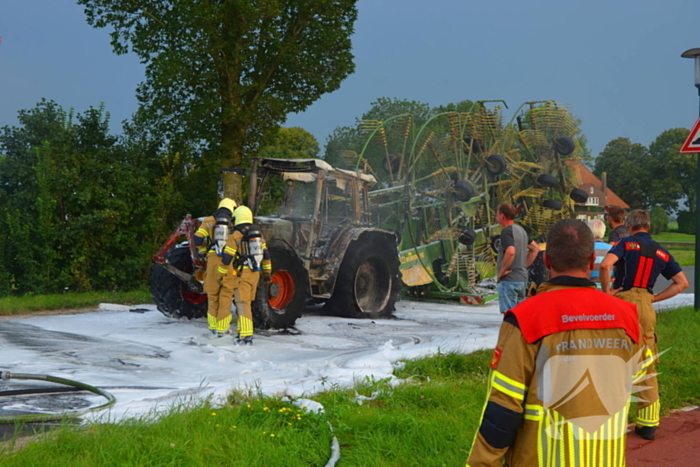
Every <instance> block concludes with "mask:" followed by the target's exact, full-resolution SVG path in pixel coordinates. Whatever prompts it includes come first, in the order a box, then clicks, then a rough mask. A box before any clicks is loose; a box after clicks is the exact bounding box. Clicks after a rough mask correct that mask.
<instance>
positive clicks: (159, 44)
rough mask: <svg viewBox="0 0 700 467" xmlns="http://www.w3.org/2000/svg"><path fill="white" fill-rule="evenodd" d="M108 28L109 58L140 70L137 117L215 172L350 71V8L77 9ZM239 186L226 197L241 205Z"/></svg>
mask: <svg viewBox="0 0 700 467" xmlns="http://www.w3.org/2000/svg"><path fill="white" fill-rule="evenodd" d="M78 3H79V4H82V5H84V6H85V13H86V16H87V21H88V23H89V24H90V25H92V26H94V27H98V28H102V27H107V26H110V27H111V28H113V31H112V32H111V37H112V42H111V43H112V48H113V50H114V52H115V53H117V54H124V53H127V52H128V51H130V50H131V51H133V52H134V53H136V54H137V55H138V56H139V57H140V59H141V61H142V62H143V63H145V65H146V80H145V81H144V82H143V83H141V84H140V85H139V87H138V89H137V97H138V100H139V103H140V106H141V110H142V111H143V114H144V115H145V117H146V118H147V120H148V121H150V122H151V124H152V125H154V127H155V128H157V130H158V131H160V132H162V133H163V134H166V135H167V136H168V139H170V140H172V141H188V142H196V143H199V142H203V147H204V153H203V154H206V157H214V158H216V160H217V161H219V162H220V166H221V167H222V168H225V167H241V166H243V165H244V163H245V162H247V160H246V157H245V156H247V155H249V154H251V153H252V152H254V151H255V150H256V149H257V148H258V147H259V146H260V145H261V144H263V143H264V142H265V139H266V137H268V136H269V135H270V133H271V131H274V130H276V128H277V126H278V125H279V123H281V122H282V121H284V120H285V118H286V116H287V114H288V113H290V112H301V111H303V110H305V109H306V108H307V107H308V106H309V105H311V103H313V102H314V101H316V100H317V99H318V98H319V97H320V96H321V95H323V94H325V93H327V92H331V91H334V90H336V89H338V88H339V87H340V83H341V82H342V81H343V80H344V79H345V78H346V77H347V76H349V75H350V74H351V73H352V72H353V71H354V64H353V55H352V53H351V47H352V45H351V42H350V36H351V35H352V34H353V31H354V22H355V20H356V19H357V7H356V3H357V0H314V1H312V2H310V1H305V0H257V1H250V0H200V1H192V0H170V1H163V0H78ZM241 190H242V188H241V180H240V178H239V177H237V176H233V175H231V177H227V179H226V187H225V191H226V195H227V196H230V197H233V198H234V199H240V198H241Z"/></svg>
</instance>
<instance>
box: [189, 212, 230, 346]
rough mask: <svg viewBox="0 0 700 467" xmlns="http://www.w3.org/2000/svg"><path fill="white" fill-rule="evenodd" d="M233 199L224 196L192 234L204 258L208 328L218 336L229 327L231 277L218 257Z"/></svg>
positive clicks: (220, 253)
mask: <svg viewBox="0 0 700 467" xmlns="http://www.w3.org/2000/svg"><path fill="white" fill-rule="evenodd" d="M235 208H236V202H235V201H234V200H232V199H230V198H224V199H222V200H221V202H220V203H219V208H218V210H217V211H216V212H215V213H214V215H212V216H209V217H207V218H205V219H204V221H203V222H202V224H201V225H200V226H199V229H197V231H196V232H195V234H194V244H195V246H196V247H197V248H199V251H200V253H201V254H204V255H206V257H207V270H206V273H205V274H204V291H205V292H206V293H207V299H208V307H207V322H208V324H209V330H210V331H211V332H212V334H214V335H215V336H217V337H222V336H223V335H224V334H226V333H227V332H228V331H229V328H230V326H231V303H232V299H233V288H234V285H235V277H234V276H233V274H231V272H230V271H227V270H226V269H225V268H223V267H222V264H221V260H222V258H223V254H224V248H225V247H226V242H227V240H228V237H229V235H230V233H231V229H232V226H231V220H232V216H233V211H234V209H235Z"/></svg>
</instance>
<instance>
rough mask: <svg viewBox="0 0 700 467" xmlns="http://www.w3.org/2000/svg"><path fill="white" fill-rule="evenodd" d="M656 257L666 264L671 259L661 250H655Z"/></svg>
mask: <svg viewBox="0 0 700 467" xmlns="http://www.w3.org/2000/svg"><path fill="white" fill-rule="evenodd" d="M656 256H658V257H659V258H661V259H662V260H664V261H666V262H667V263H668V260H670V259H671V256H670V255H669V254H668V253H666V252H665V251H663V250H656Z"/></svg>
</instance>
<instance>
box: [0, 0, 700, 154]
mask: <svg viewBox="0 0 700 467" xmlns="http://www.w3.org/2000/svg"><path fill="white" fill-rule="evenodd" d="M358 5H359V20H358V22H357V23H356V32H355V35H354V37H353V45H354V53H355V62H356V70H355V73H354V74H353V75H352V76H350V77H349V78H348V79H346V80H345V81H344V82H343V84H342V86H341V88H340V89H339V90H338V91H335V92H334V93H331V94H328V95H325V96H324V97H322V98H321V99H320V100H319V101H317V102H316V103H315V104H313V105H312V106H311V107H310V108H309V109H308V110H307V111H305V112H304V113H302V114H298V115H290V116H289V119H288V121H287V123H286V124H285V126H301V127H303V128H305V129H306V130H308V131H309V132H311V133H312V134H314V136H316V138H317V139H318V140H319V143H320V144H321V145H322V147H323V145H324V144H325V142H326V138H327V136H328V135H329V134H330V133H331V132H332V131H333V129H334V128H335V127H337V126H344V125H352V124H353V123H354V121H355V118H357V117H360V116H361V115H362V113H363V112H365V111H366V110H368V109H369V107H370V103H371V102H372V101H374V100H375V99H377V98H379V97H396V98H399V99H409V100H417V101H421V102H425V103H428V104H430V105H439V104H446V103H449V102H457V101H460V100H463V99H471V100H478V99H503V100H505V101H506V102H507V103H508V106H509V108H510V111H509V110H505V114H506V116H508V117H510V116H511V115H512V114H511V113H510V112H512V111H514V110H515V109H516V108H517V107H518V106H519V105H520V104H521V103H522V102H524V101H531V100H543V99H552V100H556V101H558V102H562V103H565V104H569V105H570V106H571V108H572V110H573V112H574V114H575V115H576V116H577V117H579V118H581V119H582V120H583V124H582V129H583V131H584V133H585V134H586V135H587V137H588V140H589V147H590V148H591V150H592V151H593V155H594V156H597V155H598V153H599V152H600V151H602V150H603V148H604V147H605V144H606V143H607V142H608V141H610V140H612V139H614V138H617V137H620V136H624V137H628V138H630V139H631V140H632V141H634V142H637V143H642V144H644V145H648V144H649V143H650V142H651V141H653V139H654V138H655V137H656V136H658V135H659V134H660V133H661V132H662V131H664V130H666V129H668V128H674V127H686V128H690V127H691V126H692V125H693V123H694V122H695V120H696V119H697V117H698V96H697V90H696V89H695V88H694V86H693V63H692V60H688V59H683V58H681V57H680V54H681V53H682V52H683V51H685V50H686V49H689V48H694V47H700V25H699V22H700V1H698V0H666V1H663V2H662V1H658V0H656V1H652V0H634V1H632V0H615V1H613V0H609V1H601V0H587V1H578V0H576V1H562V0H558V1H555V0H528V1H517V2H516V1H495V0H491V1H480V2H474V1H467V0H432V1H430V2H428V1H425V0H421V1H419V0H360V2H359V4H358ZM0 37H2V40H3V42H2V44H0V126H3V125H15V124H16V123H17V118H16V117H17V111H19V110H21V109H28V108H32V107H34V106H35V104H36V103H37V102H38V101H39V100H40V99H41V98H42V97H45V98H47V99H53V100H55V101H56V102H58V103H59V104H60V105H62V106H63V107H65V108H70V107H73V108H75V110H76V111H78V112H82V111H84V110H86V109H87V108H88V107H89V106H98V105H99V104H100V102H104V103H105V107H106V109H107V111H109V112H110V113H111V115H112V128H113V131H114V132H119V131H120V128H121V126H120V122H121V121H122V120H124V119H128V118H129V117H130V116H131V114H132V113H133V112H134V111H135V110H136V106H137V102H136V99H135V97H134V91H135V88H136V85H137V84H138V83H139V82H140V81H142V80H143V67H142V65H141V64H139V62H138V59H137V58H136V57H135V56H133V55H126V56H124V55H122V56H117V55H114V54H113V53H112V51H111V46H110V45H109V37H108V31H107V30H105V29H102V30H97V29H93V28H91V27H90V26H89V25H88V24H87V23H86V22H85V17H84V14H83V12H82V8H81V7H80V6H78V5H76V4H75V3H74V2H73V1H69V0H4V1H3V2H1V3H0Z"/></svg>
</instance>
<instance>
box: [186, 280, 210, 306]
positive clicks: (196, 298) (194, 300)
mask: <svg viewBox="0 0 700 467" xmlns="http://www.w3.org/2000/svg"><path fill="white" fill-rule="evenodd" d="M181 290H182V298H184V299H185V301H186V302H187V303H191V304H193V305H199V304H200V303H204V301H205V300H206V299H207V294H205V293H198V292H193V291H191V290H189V289H188V288H187V286H185V285H184V284H183V285H181Z"/></svg>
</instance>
